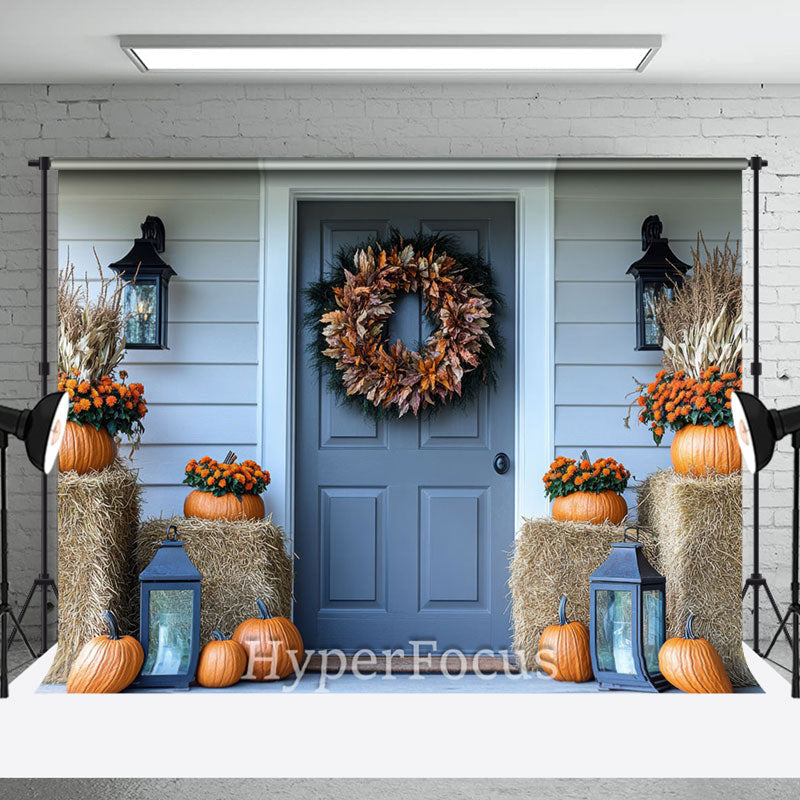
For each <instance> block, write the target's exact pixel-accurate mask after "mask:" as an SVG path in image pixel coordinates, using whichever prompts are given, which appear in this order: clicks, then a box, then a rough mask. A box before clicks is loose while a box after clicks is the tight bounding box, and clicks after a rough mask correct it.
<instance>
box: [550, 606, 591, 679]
mask: <svg viewBox="0 0 800 800" xmlns="http://www.w3.org/2000/svg"><path fill="white" fill-rule="evenodd" d="M566 608H567V596H566V595H564V596H563V597H562V598H561V602H560V603H559V606H558V625H548V626H547V627H546V628H545V629H544V631H543V632H542V636H541V638H540V639H539V663H540V664H541V665H542V669H543V670H544V671H545V672H546V673H547V674H548V675H549V676H550V677H551V678H553V679H554V680H557V681H573V682H575V683H583V682H584V681H590V680H591V679H592V677H593V673H592V658H591V653H590V650H589V629H588V628H587V627H586V626H585V625H584V624H583V623H582V622H570V621H569V620H568V619H567V614H566Z"/></svg>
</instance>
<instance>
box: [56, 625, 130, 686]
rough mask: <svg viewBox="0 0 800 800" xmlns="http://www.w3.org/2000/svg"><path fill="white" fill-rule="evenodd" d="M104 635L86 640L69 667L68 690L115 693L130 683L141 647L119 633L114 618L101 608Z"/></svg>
mask: <svg viewBox="0 0 800 800" xmlns="http://www.w3.org/2000/svg"><path fill="white" fill-rule="evenodd" d="M103 617H104V618H105V620H106V623H107V624H108V636H96V637H95V638H94V639H91V640H90V641H88V642H87V643H86V644H85V645H84V646H83V648H82V649H81V651H80V653H78V657H77V658H76V659H75V662H74V663H73V665H72V669H70V671H69V677H68V678H67V692H69V693H70V694H115V693H116V692H121V691H122V690H123V689H125V688H126V687H127V686H130V684H131V683H133V680H134V678H135V677H136V676H137V675H138V674H139V670H140V669H141V668H142V664H143V663H144V651H143V650H142V646H141V645H140V644H139V642H138V641H137V640H136V639H134V638H133V636H120V635H119V632H118V626H117V618H116V617H115V616H114V615H113V614H112V613H111V612H110V611H104V612H103Z"/></svg>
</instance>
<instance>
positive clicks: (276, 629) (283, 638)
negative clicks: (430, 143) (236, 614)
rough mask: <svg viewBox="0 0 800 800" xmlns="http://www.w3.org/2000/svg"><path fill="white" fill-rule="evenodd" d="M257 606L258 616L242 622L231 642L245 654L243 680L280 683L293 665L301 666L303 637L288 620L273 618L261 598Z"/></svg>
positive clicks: (291, 669)
mask: <svg viewBox="0 0 800 800" xmlns="http://www.w3.org/2000/svg"><path fill="white" fill-rule="evenodd" d="M256 606H257V607H258V617H254V618H252V619H247V620H245V621H244V622H243V623H242V624H241V625H239V627H238V628H237V629H236V630H235V631H234V633H233V639H234V640H235V641H237V642H238V643H239V644H240V645H242V647H243V648H244V649H245V652H246V653H247V672H246V673H245V675H244V678H245V680H256V681H275V680H280V679H281V678H285V677H287V676H288V675H291V674H292V672H294V664H295V663H296V664H298V665H300V664H302V663H303V655H304V650H303V638H302V637H301V636H300V631H298V630H297V628H296V627H295V626H294V624H293V623H292V621H291V620H289V619H287V618H286V617H273V616H272V615H271V614H270V613H269V610H268V609H267V604H266V603H265V602H264V601H263V600H262V599H260V598H259V599H258V601H257V602H256ZM290 654H291V655H290ZM292 658H294V661H292Z"/></svg>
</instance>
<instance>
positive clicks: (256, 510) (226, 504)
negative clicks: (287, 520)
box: [183, 489, 265, 520]
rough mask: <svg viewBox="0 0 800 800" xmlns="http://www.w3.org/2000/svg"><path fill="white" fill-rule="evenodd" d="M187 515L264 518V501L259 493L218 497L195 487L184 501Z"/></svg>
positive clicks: (231, 518) (209, 517) (201, 517)
mask: <svg viewBox="0 0 800 800" xmlns="http://www.w3.org/2000/svg"><path fill="white" fill-rule="evenodd" d="M183 514H184V516H186V517H199V518H200V519H229V520H235V519H264V514H265V510H264V501H263V500H262V499H261V498H260V497H259V496H258V495H257V494H243V495H242V496H241V497H237V496H236V495H235V494H223V495H220V496H219V497H217V496H216V495H213V494H211V492H201V491H200V490H199V489H195V490H194V491H192V492H189V494H188V495H187V497H186V500H185V501H184V503H183Z"/></svg>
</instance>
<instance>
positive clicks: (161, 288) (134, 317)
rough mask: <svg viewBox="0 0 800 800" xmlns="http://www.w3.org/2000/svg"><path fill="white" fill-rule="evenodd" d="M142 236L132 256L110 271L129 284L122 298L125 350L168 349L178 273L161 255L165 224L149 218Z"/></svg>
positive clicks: (134, 247) (114, 265)
mask: <svg viewBox="0 0 800 800" xmlns="http://www.w3.org/2000/svg"><path fill="white" fill-rule="evenodd" d="M141 227H142V236H141V238H140V239H134V242H133V247H132V248H131V250H130V252H129V253H128V255H126V256H125V257H124V258H122V259H121V260H120V261H117V262H116V263H114V264H109V267H110V268H111V269H113V270H114V271H115V272H116V273H117V274H119V275H120V276H121V277H122V279H123V280H124V281H126V284H125V288H124V290H123V295H122V305H123V311H124V312H125V314H126V315H127V320H126V322H125V346H126V347H127V348H128V349H129V350H166V349H167V311H168V306H169V303H168V294H167V287H168V286H169V279H170V278H171V277H172V276H173V275H174V274H175V270H174V269H172V267H171V266H170V265H169V264H167V263H166V262H165V261H164V260H163V259H162V258H161V256H160V255H159V253H163V252H164V243H165V231H164V223H163V222H162V221H161V220H160V219H159V218H158V217H147V219H145V221H144V222H143V223H142V226H141Z"/></svg>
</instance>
